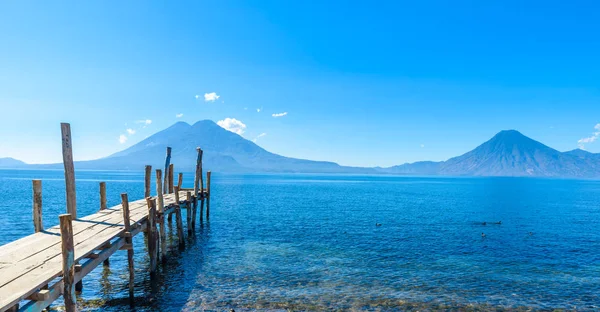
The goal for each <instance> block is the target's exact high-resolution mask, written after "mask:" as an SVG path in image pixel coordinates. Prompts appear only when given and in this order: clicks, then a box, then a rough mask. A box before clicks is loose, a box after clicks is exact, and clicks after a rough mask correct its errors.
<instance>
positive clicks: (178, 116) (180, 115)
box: [175, 113, 183, 118]
mask: <svg viewBox="0 0 600 312" xmlns="http://www.w3.org/2000/svg"><path fill="white" fill-rule="evenodd" d="M175 117H176V118H181V117H183V113H181V114H177V115H175Z"/></svg>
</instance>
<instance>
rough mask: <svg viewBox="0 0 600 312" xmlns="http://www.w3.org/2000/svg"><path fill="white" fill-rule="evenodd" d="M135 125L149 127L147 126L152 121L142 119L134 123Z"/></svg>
mask: <svg viewBox="0 0 600 312" xmlns="http://www.w3.org/2000/svg"><path fill="white" fill-rule="evenodd" d="M135 123H139V124H145V125H149V124H151V123H152V120H150V119H142V120H138V121H136V122H135Z"/></svg>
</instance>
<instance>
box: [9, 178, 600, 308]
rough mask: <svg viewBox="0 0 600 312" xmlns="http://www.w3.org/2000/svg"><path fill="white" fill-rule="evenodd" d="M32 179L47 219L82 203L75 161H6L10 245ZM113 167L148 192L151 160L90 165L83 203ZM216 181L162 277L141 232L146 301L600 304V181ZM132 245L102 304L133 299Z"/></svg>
mask: <svg viewBox="0 0 600 312" xmlns="http://www.w3.org/2000/svg"><path fill="white" fill-rule="evenodd" d="M191 177H192V174H191V173H184V186H185V187H190V186H191V185H192V181H191ZM32 178H41V179H42V180H43V200H44V208H43V209H44V211H43V218H44V224H45V226H46V227H49V226H52V225H56V224H58V217H57V216H58V214H60V213H63V212H64V211H65V210H66V208H65V195H64V181H63V173H62V171H15V170H0V190H1V191H2V192H1V193H0V227H1V228H2V230H1V233H2V235H1V236H0V244H5V243H7V242H9V241H12V240H15V239H18V238H20V237H23V236H25V235H28V234H30V233H32V232H33V225H32V221H31V179H32ZM100 181H106V182H107V191H108V204H109V205H110V206H113V205H117V204H119V203H120V198H119V194H120V193H121V192H127V193H128V194H129V198H130V199H138V198H142V197H143V188H144V185H143V172H142V170H140V172H100V171H87V172H85V171H80V172H78V174H77V200H78V214H79V215H81V216H83V215H87V214H90V213H94V212H96V211H97V210H98V207H99V195H98V182H100ZM211 188H212V198H211V219H210V223H205V224H203V225H202V226H198V228H197V229H196V236H195V237H192V238H188V244H187V246H186V249H185V250H183V251H179V250H177V248H176V247H173V249H172V250H171V251H170V256H169V258H168V262H167V263H166V264H165V265H163V266H159V268H160V269H159V274H158V278H157V279H156V280H155V281H150V279H149V274H148V258H147V256H146V251H145V247H144V244H143V235H138V236H137V237H136V239H135V241H134V244H135V246H136V248H135V251H136V260H135V265H136V278H135V279H136V286H135V289H136V293H135V295H136V297H137V302H136V304H137V311H178V310H187V311H195V310H212V311H225V310H228V309H230V308H234V309H235V310H236V311H246V310H254V309H260V310H286V309H289V310H325V309H327V310H337V309H340V310H352V309H354V310H374V311H376V310H382V311H391V310H411V311H413V310H414V311H417V310H420V311H422V310H446V309H448V308H449V307H455V308H456V309H457V310H458V309H460V308H464V309H467V310H490V309H495V310H529V309H533V310H550V309H554V308H561V309H577V310H582V311H587V310H590V311H591V310H596V311H597V310H599V309H600V181H576V180H548V179H529V178H437V177H436V178H433V177H426V178H423V177H390V176H345V175H299V174H297V175H224V174H216V173H215V174H213V182H212V185H211ZM153 189H154V187H153ZM497 221H502V223H501V224H492V222H497ZM483 222H487V224H486V225H483ZM376 223H380V224H381V226H376ZM530 232H531V234H530ZM482 233H485V234H486V236H485V237H482V235H481V234H482ZM171 246H175V245H174V244H172V245H171ZM125 255H126V253H125V252H124V251H120V252H118V253H117V254H116V255H115V256H113V257H111V265H110V267H99V268H98V269H96V270H95V271H94V272H93V273H92V274H91V275H89V276H87V277H86V278H85V279H84V291H83V294H82V296H81V300H80V303H81V304H82V305H84V306H85V307H87V309H88V310H91V311H94V310H102V311H122V310H127V309H128V294H127V287H128V286H127V285H128V284H127V282H128V273H127V269H126V264H127V261H126V258H125ZM59 305H60V302H57V303H56V304H55V305H53V307H55V308H59V307H58V306H59ZM99 306H102V309H99V308H98V307H99Z"/></svg>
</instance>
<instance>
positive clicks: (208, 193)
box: [206, 171, 211, 220]
mask: <svg viewBox="0 0 600 312" xmlns="http://www.w3.org/2000/svg"><path fill="white" fill-rule="evenodd" d="M210 174H211V173H210V171H208V172H206V220H208V218H209V215H210Z"/></svg>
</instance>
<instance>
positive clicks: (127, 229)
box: [121, 193, 135, 306]
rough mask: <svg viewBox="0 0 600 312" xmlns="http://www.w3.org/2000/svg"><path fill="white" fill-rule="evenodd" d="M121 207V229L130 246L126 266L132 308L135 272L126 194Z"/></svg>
mask: <svg viewBox="0 0 600 312" xmlns="http://www.w3.org/2000/svg"><path fill="white" fill-rule="evenodd" d="M121 205H122V206H123V227H124V228H125V233H123V235H124V237H125V244H127V245H129V246H130V248H128V249H127V266H128V268H129V302H130V304H131V305H132V306H133V302H134V298H133V283H134V277H135V271H134V268H133V246H132V243H133V241H132V236H131V224H130V222H131V221H130V219H129V199H128V197H127V193H123V194H121Z"/></svg>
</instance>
